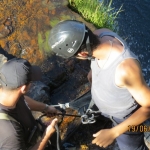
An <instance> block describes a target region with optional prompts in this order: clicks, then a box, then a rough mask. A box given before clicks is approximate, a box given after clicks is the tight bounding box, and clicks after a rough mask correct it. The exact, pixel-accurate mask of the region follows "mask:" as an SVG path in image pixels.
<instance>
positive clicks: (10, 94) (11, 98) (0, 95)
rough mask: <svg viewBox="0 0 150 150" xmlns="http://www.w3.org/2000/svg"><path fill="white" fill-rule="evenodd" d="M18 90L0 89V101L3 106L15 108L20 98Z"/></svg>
mask: <svg viewBox="0 0 150 150" xmlns="http://www.w3.org/2000/svg"><path fill="white" fill-rule="evenodd" d="M20 96H21V95H20V94H19V93H18V91H5V90H2V89H1V90H0V103H1V104H2V105H3V106H6V107H11V108H15V107H16V104H17V102H18V100H19V98H20Z"/></svg>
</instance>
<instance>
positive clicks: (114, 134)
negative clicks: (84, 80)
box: [49, 20, 150, 150]
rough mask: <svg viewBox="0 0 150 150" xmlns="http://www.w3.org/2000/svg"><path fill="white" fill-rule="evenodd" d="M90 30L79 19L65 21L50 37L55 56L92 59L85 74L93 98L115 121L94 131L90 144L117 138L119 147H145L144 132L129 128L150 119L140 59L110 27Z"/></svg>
mask: <svg viewBox="0 0 150 150" xmlns="http://www.w3.org/2000/svg"><path fill="white" fill-rule="evenodd" d="M93 33H94V34H93ZM93 33H92V32H91V31H90V30H89V29H88V28H87V27H86V26H85V25H84V24H83V23H81V22H78V21H73V20H66V21H63V22H60V23H59V24H58V25H56V26H55V27H54V28H52V30H51V32H50V36H49V45H50V47H51V50H52V51H54V52H55V53H56V54H57V55H58V56H61V57H63V58H70V57H73V56H75V57H77V58H79V59H90V60H92V61H91V71H90V72H89V74H88V79H89V81H90V82H91V85H92V86H91V92H92V100H93V101H94V102H95V104H96V106H97V107H98V108H99V110H100V111H101V112H102V114H103V115H104V116H106V117H111V118H112V120H113V123H114V127H113V128H111V129H103V130H100V131H99V132H97V133H95V134H94V135H93V137H94V140H93V141H92V143H93V144H96V145H98V146H100V147H104V148H105V147H107V146H108V145H110V144H112V143H113V141H114V140H115V139H116V140H117V142H118V145H119V148H120V149H121V150H147V149H148V148H147V147H146V145H145V143H144V134H143V131H140V130H138V131H136V132H135V130H134V131H133V130H132V128H130V127H134V128H136V130H137V129H138V128H140V127H139V125H141V124H142V123H143V122H144V121H145V120H147V119H148V118H150V88H149V87H148V85H147V84H146V82H145V80H144V78H143V75H142V71H141V67H140V63H139V60H138V58H137V57H136V56H135V55H134V54H133V53H132V52H131V51H130V50H129V48H128V46H127V44H126V43H125V41H123V40H122V39H121V38H120V37H119V36H118V35H117V34H116V33H114V32H112V31H111V30H109V29H99V30H96V31H94V32H93ZM141 126H143V125H141Z"/></svg>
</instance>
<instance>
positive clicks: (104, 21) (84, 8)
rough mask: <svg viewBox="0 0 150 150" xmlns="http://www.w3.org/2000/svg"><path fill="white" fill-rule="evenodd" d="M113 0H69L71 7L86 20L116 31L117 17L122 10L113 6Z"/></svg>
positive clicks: (96, 25) (98, 26)
mask: <svg viewBox="0 0 150 150" xmlns="http://www.w3.org/2000/svg"><path fill="white" fill-rule="evenodd" d="M111 4H112V0H110V1H109V2H107V3H104V0H101V1H100V0H69V7H70V8H71V9H72V10H74V11H76V12H77V13H79V14H80V15H81V16H82V17H83V18H84V19H85V20H86V21H88V22H90V23H92V24H94V25H95V27H96V28H109V29H111V30H113V31H116V30H117V29H116V26H117V22H116V18H117V16H118V13H119V12H120V11H121V8H122V7H120V9H119V10H117V11H116V10H115V9H114V8H112V7H111Z"/></svg>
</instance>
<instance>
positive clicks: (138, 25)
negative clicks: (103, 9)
mask: <svg viewBox="0 0 150 150" xmlns="http://www.w3.org/2000/svg"><path fill="white" fill-rule="evenodd" d="M121 5H123V8H122V9H123V11H122V12H120V13H119V15H118V18H117V21H118V27H119V35H120V36H122V37H123V38H124V39H126V41H127V43H128V45H129V47H130V49H131V51H133V52H134V53H135V54H136V55H137V56H138V57H139V60H140V62H141V67H142V72H143V75H144V78H145V80H146V82H147V84H148V85H149V86H150V28H149V27H150V17H149V16H150V11H149V10H150V0H113V4H112V7H114V8H115V9H116V10H117V9H119V8H120V6H121Z"/></svg>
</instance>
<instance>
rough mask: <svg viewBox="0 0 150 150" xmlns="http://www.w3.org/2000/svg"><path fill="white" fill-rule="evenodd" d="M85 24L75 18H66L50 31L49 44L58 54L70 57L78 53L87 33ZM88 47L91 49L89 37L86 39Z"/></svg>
mask: <svg viewBox="0 0 150 150" xmlns="http://www.w3.org/2000/svg"><path fill="white" fill-rule="evenodd" d="M86 32H87V30H86V26H85V24H83V23H81V22H79V21H75V20H65V21H62V22H60V23H58V24H57V25H56V26H55V27H53V28H52V29H51V31H50V35H49V40H48V44H49V46H50V48H51V50H52V51H53V52H55V53H56V55H58V56H61V57H63V58H70V57H72V56H73V55H75V54H76V53H77V51H78V50H79V49H80V47H81V45H82V44H83V41H85V34H86ZM85 45H86V48H87V49H89V48H90V46H89V37H87V40H86V44H85Z"/></svg>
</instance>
